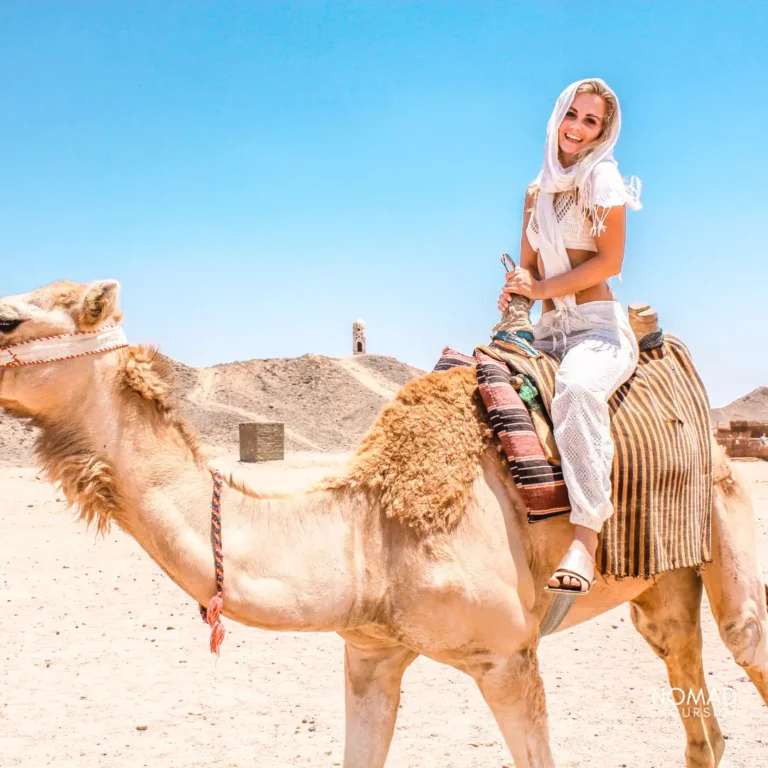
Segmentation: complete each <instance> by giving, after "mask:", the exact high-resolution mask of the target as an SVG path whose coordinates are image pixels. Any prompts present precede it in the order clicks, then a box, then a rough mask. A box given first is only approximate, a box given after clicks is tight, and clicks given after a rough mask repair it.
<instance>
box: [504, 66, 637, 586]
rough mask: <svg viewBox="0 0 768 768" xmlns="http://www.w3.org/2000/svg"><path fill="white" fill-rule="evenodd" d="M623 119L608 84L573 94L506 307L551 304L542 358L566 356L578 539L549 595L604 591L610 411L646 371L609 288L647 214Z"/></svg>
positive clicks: (550, 145) (557, 117)
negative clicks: (624, 161)
mask: <svg viewBox="0 0 768 768" xmlns="http://www.w3.org/2000/svg"><path fill="white" fill-rule="evenodd" d="M620 129H621V112H620V110H619V101H618V99H617V97H616V94H615V93H614V92H613V91H612V90H611V89H610V88H609V87H608V86H607V85H606V83H605V82H603V81H602V80H598V79H591V80H580V81H578V82H576V83H573V84H572V85H570V86H568V88H566V89H565V91H563V93H562V94H561V95H560V98H559V99H558V100H557V104H556V105H555V109H554V112H553V113H552V116H551V117H550V119H549V123H548V124H547V139H546V144H545V147H544V166H543V167H542V169H541V173H540V174H539V175H538V177H537V178H536V180H535V181H534V182H533V184H531V186H530V187H529V188H528V191H527V194H526V197H525V207H524V214H523V233H522V238H521V243H520V264H521V266H520V267H518V268H517V269H515V270H514V271H512V272H510V273H509V274H508V277H507V282H506V284H505V285H504V288H503V291H502V294H501V296H500V297H499V309H501V310H502V312H503V311H505V310H506V309H507V305H508V303H509V294H513V293H516V294H522V295H523V296H526V297H528V298H529V299H531V300H533V301H536V300H538V299H540V300H541V301H542V315H541V319H540V320H539V321H538V323H536V325H535V326H534V329H533V331H534V346H535V347H537V348H538V349H541V350H543V351H546V352H548V353H549V354H552V355H554V356H556V357H557V358H558V359H559V360H560V361H561V363H560V369H559V371H558V373H557V377H556V380H555V396H554V399H553V401H552V409H551V415H552V422H553V426H554V433H555V441H556V443H557V446H558V449H559V451H560V457H561V462H562V469H563V476H564V478H565V484H566V487H567V488H568V495H569V497H570V503H571V515H570V520H571V522H572V523H573V524H574V527H575V529H574V538H573V543H572V544H571V546H570V548H569V550H568V552H567V553H566V555H565V557H563V559H562V560H561V562H560V565H559V566H558V568H557V570H556V571H555V573H554V574H553V575H552V578H551V579H550V580H549V584H548V586H547V587H546V589H548V590H549V591H555V592H568V593H574V592H575V593H578V594H586V593H587V592H589V590H590V589H591V588H592V584H593V583H594V562H595V551H596V549H597V536H598V533H599V532H600V530H601V528H602V526H603V523H604V522H605V521H606V520H607V519H608V518H609V517H610V516H611V515H612V514H613V505H612V504H611V465H612V463H613V451H614V447H613V440H612V438H611V429H610V417H609V413H608V404H607V403H608V399H609V398H610V396H611V395H612V394H613V393H614V392H615V391H616V389H618V387H620V386H621V385H622V384H623V383H624V382H625V381H627V379H629V377H630V376H631V375H632V372H633V371H634V369H635V366H636V365H637V359H638V347H637V342H636V340H635V337H634V334H633V333H632V330H631V328H630V326H629V321H628V319H627V316H626V314H625V312H624V310H623V309H622V307H621V306H620V305H619V303H618V302H617V301H616V299H615V298H614V295H613V293H612V292H611V289H610V288H609V287H608V284H607V280H608V279H609V278H611V277H613V276H615V275H618V274H619V273H620V272H621V265H622V261H623V259H624V234H625V221H626V208H627V206H629V207H630V208H632V209H634V210H638V209H639V208H640V207H641V206H640V202H639V193H640V184H639V182H638V181H637V180H636V179H634V178H633V179H632V183H631V184H630V185H627V184H625V183H624V181H623V180H622V177H621V176H620V174H619V170H618V165H617V163H616V161H615V160H614V159H613V148H614V146H615V145H616V141H617V140H618V138H619V131H620Z"/></svg>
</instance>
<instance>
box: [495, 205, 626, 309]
mask: <svg viewBox="0 0 768 768" xmlns="http://www.w3.org/2000/svg"><path fill="white" fill-rule="evenodd" d="M626 221H627V210H626V207H625V206H623V205H617V206H614V207H613V208H610V209H609V211H608V214H607V215H606V217H605V229H604V230H603V232H602V233H601V234H600V235H598V236H597V237H596V238H595V244H596V245H597V254H596V255H595V256H593V257H592V258H591V259H588V260H587V261H585V262H584V263H583V264H580V265H579V266H578V267H576V268H575V269H572V270H570V271H568V272H564V273H563V274H562V275H558V276H557V277H550V278H548V279H546V280H540V279H538V278H537V277H536V276H535V273H533V272H532V273H531V276H528V275H526V274H525V273H523V272H522V270H519V272H520V274H517V273H515V274H513V275H512V276H511V277H510V279H509V280H508V281H507V284H506V285H505V286H504V291H505V292H507V293H521V294H523V296H527V297H528V298H530V299H552V298H555V297H559V296H567V295H568V294H571V293H578V292H579V291H583V290H585V289H587V288H592V287H593V286H595V285H599V284H600V283H602V282H604V281H606V280H607V279H608V278H609V277H613V276H614V275H618V274H619V273H620V272H621V265H622V262H623V261H624V241H625V233H626ZM531 277H532V278H533V279H531Z"/></svg>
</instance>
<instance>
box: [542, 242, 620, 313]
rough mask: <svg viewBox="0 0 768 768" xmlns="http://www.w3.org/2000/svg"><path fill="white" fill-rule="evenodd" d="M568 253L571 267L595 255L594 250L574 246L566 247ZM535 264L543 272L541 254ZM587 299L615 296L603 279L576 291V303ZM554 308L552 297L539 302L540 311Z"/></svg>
mask: <svg viewBox="0 0 768 768" xmlns="http://www.w3.org/2000/svg"><path fill="white" fill-rule="evenodd" d="M566 253H567V254H568V261H570V262H571V269H576V267H579V266H581V265H582V264H584V263H585V262H587V261H589V260H590V259H592V258H594V257H595V256H597V253H596V252H595V251H582V250H578V249H574V248H568V249H567V250H566ZM537 266H538V270H539V274H540V275H543V274H544V264H543V263H542V261H541V254H538V255H537ZM588 301H616V297H615V296H614V295H613V291H611V289H610V288H609V287H608V283H606V282H605V281H603V282H602V283H598V284H597V285H593V286H591V287H590V288H585V289H584V290H583V291H577V293H576V303H577V304H586V303H587V302H588ZM554 308H555V304H554V302H553V301H552V299H544V300H543V301H542V302H541V311H542V312H549V311H550V310H552V309H554Z"/></svg>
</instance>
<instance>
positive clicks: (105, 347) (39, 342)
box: [0, 325, 128, 368]
mask: <svg viewBox="0 0 768 768" xmlns="http://www.w3.org/2000/svg"><path fill="white" fill-rule="evenodd" d="M127 346H128V339H127V338H126V336H125V331H123V329H122V328H121V327H120V326H119V325H111V326H108V327H107V328H101V329H100V330H98V331H85V332H83V333H62V334H60V335H59V336H46V337H44V338H42V339H30V340H29V341H20V342H19V343H18V344H10V345H9V346H7V347H0V368H19V367H21V366H23V365H39V364H40V363H55V362H58V361H59V360H72V359H73V358H76V357H85V356H86V355H97V354H99V353H101V352H112V351H113V350H115V349H122V348H123V347H127Z"/></svg>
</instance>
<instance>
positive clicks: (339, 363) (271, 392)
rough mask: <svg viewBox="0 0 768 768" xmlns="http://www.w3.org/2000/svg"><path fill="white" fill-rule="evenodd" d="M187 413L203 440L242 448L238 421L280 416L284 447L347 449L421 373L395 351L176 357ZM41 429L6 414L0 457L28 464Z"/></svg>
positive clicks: (1, 423)
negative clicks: (197, 359)
mask: <svg viewBox="0 0 768 768" xmlns="http://www.w3.org/2000/svg"><path fill="white" fill-rule="evenodd" d="M172 363H173V367H174V371H175V376H176V387H177V392H178V398H179V402H180V405H181V411H182V413H183V415H184V417H185V418H186V419H187V420H188V421H189V422H190V423H191V424H193V425H194V426H195V427H196V428H197V430H198V432H199V433H200V436H201V438H202V441H203V442H204V443H206V444H208V445H211V446H215V447H216V448H219V449H223V450H226V451H228V452H229V451H231V452H236V451H237V450H238V424H240V422H243V421H281V422H283V423H284V424H285V437H286V440H285V447H286V450H289V451H296V450H317V451H345V450H349V449H351V448H352V447H354V445H355V444H356V443H357V441H358V440H359V439H360V438H361V437H362V435H363V433H364V432H365V430H366V429H367V428H368V427H369V426H370V424H371V423H372V422H373V420H374V419H375V418H376V415H377V414H378V412H379V410H380V409H381V407H382V405H384V404H385V403H386V402H387V401H388V400H391V399H392V397H394V395H395V393H396V392H397V390H398V389H399V388H400V386H402V384H404V383H405V382H406V381H408V380H409V379H411V378H413V377H414V376H418V375H420V374H421V373H423V371H421V370H419V369H418V368H413V367H412V366H410V365H407V364H406V363H401V362H399V361H398V360H396V359H395V358H393V357H383V356H380V355H360V356H354V357H341V358H338V357H325V356H323V355H304V356H303V357H298V358H290V359H284V358H274V359H271V360H248V361H245V362H235V363H226V364H223V365H215V366H213V367H211V368H191V367H190V366H187V365H184V364H183V363H178V362H175V361H172ZM34 439H35V430H34V428H32V427H31V426H30V425H28V424H26V423H25V422H22V421H18V420H15V419H11V418H9V417H8V416H5V415H2V414H0V462H2V463H14V464H29V463H31V460H32V445H33V443H34Z"/></svg>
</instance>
